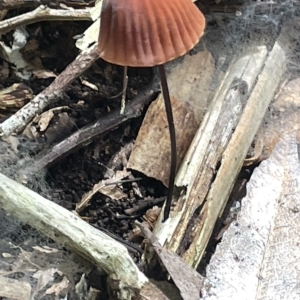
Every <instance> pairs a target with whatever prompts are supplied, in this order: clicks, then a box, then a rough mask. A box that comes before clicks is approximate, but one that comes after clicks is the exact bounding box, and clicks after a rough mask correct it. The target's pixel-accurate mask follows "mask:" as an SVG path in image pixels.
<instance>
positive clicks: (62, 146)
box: [25, 80, 159, 175]
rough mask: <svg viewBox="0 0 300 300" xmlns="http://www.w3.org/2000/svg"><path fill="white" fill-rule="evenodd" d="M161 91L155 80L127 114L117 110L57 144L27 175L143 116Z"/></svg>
mask: <svg viewBox="0 0 300 300" xmlns="http://www.w3.org/2000/svg"><path fill="white" fill-rule="evenodd" d="M158 91H159V86H158V84H157V81H156V80H154V81H153V82H152V83H151V84H150V85H149V86H148V87H147V88H146V89H145V90H144V91H143V92H141V93H140V94H139V95H138V96H136V97H135V98H134V99H133V100H132V101H131V102H130V103H128V104H127V105H126V109H125V113H124V114H123V115H121V114H120V110H119V109H116V110H115V111H113V112H112V113H110V114H108V115H107V116H105V117H103V118H101V119H100V120H98V121H96V122H94V123H92V124H90V125H87V126H85V127H83V128H81V129H80V130H78V131H76V132H75V133H73V134H72V135H71V136H70V137H68V138H67V139H65V140H63V141H62V142H60V143H58V144H56V145H55V146H54V147H53V148H51V149H50V151H49V152H47V153H46V154H44V155H43V156H41V157H40V158H37V159H36V160H35V163H34V164H33V165H32V166H30V167H29V168H28V169H26V170H25V173H26V174H31V175H32V174H33V173H35V172H38V171H39V170H41V169H43V168H46V167H49V166H50V165H51V164H53V163H55V162H57V161H58V160H59V159H62V158H64V157H65V156H67V155H68V154H70V153H72V152H74V151H76V150H78V149H79V148H80V147H83V146H86V145H87V144H89V143H91V142H92V141H93V140H94V139H95V138H97V136H99V135H100V134H103V133H104V132H106V131H109V130H111V129H113V128H115V127H117V126H118V125H120V124H122V123H124V122H127V121H128V120H130V119H132V118H137V117H139V116H141V114H142V112H143V110H144V108H145V107H146V106H147V104H149V103H150V102H151V101H152V100H153V99H154V98H155V97H157V93H158Z"/></svg>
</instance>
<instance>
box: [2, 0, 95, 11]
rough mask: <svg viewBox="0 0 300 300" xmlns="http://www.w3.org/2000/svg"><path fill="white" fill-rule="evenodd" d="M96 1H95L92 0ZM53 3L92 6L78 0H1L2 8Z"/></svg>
mask: <svg viewBox="0 0 300 300" xmlns="http://www.w3.org/2000/svg"><path fill="white" fill-rule="evenodd" d="M91 2H92V3H94V2H95V1H91ZM41 4H43V5H51V6H60V4H64V5H67V6H69V7H86V6H91V4H90V3H85V2H81V1H80V0H78V2H76V1H72V0H70V1H67V0H55V1H53V0H1V2H0V9H14V8H20V7H36V6H39V5H41Z"/></svg>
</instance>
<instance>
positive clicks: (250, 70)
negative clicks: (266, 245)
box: [156, 43, 285, 267]
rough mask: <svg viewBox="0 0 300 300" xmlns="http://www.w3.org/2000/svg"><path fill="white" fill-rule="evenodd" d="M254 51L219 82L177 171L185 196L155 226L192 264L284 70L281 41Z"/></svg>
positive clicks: (198, 257)
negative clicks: (270, 46)
mask: <svg viewBox="0 0 300 300" xmlns="http://www.w3.org/2000/svg"><path fill="white" fill-rule="evenodd" d="M250 53H251V55H245V56H244V57H242V58H240V59H239V60H237V61H236V62H235V63H234V64H233V65H232V66H231V68H229V71H228V72H227V75H226V76H225V78H224V80H223V82H222V83H221V84H220V87H219V90H218V91H217V93H216V95H215V98H214V100H213V103H212V105H211V107H210V109H209V111H208V113H207V115H206V116H205V118H204V120H203V122H202V124H201V126H200V128H199V130H198V132H197V134H196V136H195V138H194V141H193V143H192V144H191V146H190V149H189V151H188V153H187V155H186V157H185V160H184V162H183V164H182V165H181V168H180V170H179V173H178V175H177V178H176V185H177V186H178V187H179V188H180V189H181V195H180V196H179V197H178V198H176V197H174V199H173V201H175V202H176V206H175V208H174V210H173V213H172V214H171V219H170V220H169V221H167V222H166V223H163V224H159V225H157V227H156V232H157V236H158V238H159V239H160V241H161V242H162V243H164V245H165V246H166V247H167V248H168V249H170V250H173V251H174V252H175V253H179V254H180V255H181V256H182V257H183V258H184V259H185V260H186V261H187V262H188V263H189V264H190V265H191V266H193V267H196V266H197V265H198V263H199V261H200V259H201V258H202V255H203V253H204V250H205V247H206V245H207V243H208V240H209V238H210V235H211V233H212V230H213V228H214V225H215V222H216V220H217V218H218V216H219V215H220V213H221V212H222V210H223V207H224V205H225V204H226V201H227V199H228V196H229V193H230V191H231V188H232V186H233V184H234V181H235V178H236V176H237V174H238V172H239V170H240V168H241V166H242V163H243V160H244V158H245V156H246V154H247V151H248V149H249V147H250V145H251V142H252V141H253V138H254V136H255V134H256V132H257V130H258V127H259V125H260V123H261V121H262V119H263V117H264V114H265V112H266V109H267V107H268V105H269V103H270V101H271V100H272V98H273V96H274V93H275V91H276V88H277V86H278V84H279V81H280V78H281V76H282V74H283V72H284V69H285V55H284V51H283V50H282V49H281V47H280V46H279V45H278V43H275V46H274V47H273V50H272V51H271V52H270V53H269V56H268V58H267V59H266V56H267V51H266V48H265V47H258V48H257V50H256V52H254V53H253V48H251V51H250ZM274 70H276V72H274ZM256 80H257V81H256ZM248 94H249V95H248ZM247 98H248V100H247ZM218 164H219V165H220V166H219V167H218ZM217 168H218V169H217ZM212 182H213V183H212ZM175 198H176V199H175ZM187 243H188V245H189V247H186V246H185V245H186V244H187Z"/></svg>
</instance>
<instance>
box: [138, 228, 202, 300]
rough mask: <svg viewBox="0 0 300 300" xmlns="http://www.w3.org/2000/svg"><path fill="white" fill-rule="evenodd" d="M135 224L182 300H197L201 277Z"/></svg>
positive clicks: (148, 231)
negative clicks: (157, 257)
mask: <svg viewBox="0 0 300 300" xmlns="http://www.w3.org/2000/svg"><path fill="white" fill-rule="evenodd" d="M136 224H137V225H138V226H139V227H140V229H141V230H142V232H143V234H144V236H145V238H147V239H148V240H149V242H150V243H151V245H152V246H153V248H154V250H155V252H156V254H157V255H158V256H159V258H160V259H161V261H162V263H163V264H164V266H165V268H166V269H167V271H168V272H169V274H170V276H171V277H172V279H173V281H174V282H175V284H176V286H177V288H178V289H179V290H180V294H181V297H182V298H183V300H199V298H200V289H201V287H202V282H203V278H202V276H201V275H200V274H199V273H198V272H197V271H196V270H194V269H193V268H192V267H190V266H189V265H188V264H187V263H186V262H185V261H184V260H183V259H182V258H181V257H180V256H179V255H177V254H176V253H174V252H172V251H170V250H166V249H164V248H163V247H162V246H161V245H160V244H159V242H158V239H157V237H156V236H155V235H154V234H153V233H152V232H151V231H150V230H149V229H148V228H147V227H144V226H143V225H142V224H140V223H138V222H136ZM183 274H184V276H183Z"/></svg>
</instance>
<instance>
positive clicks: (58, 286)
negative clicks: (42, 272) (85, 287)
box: [44, 276, 69, 296]
mask: <svg viewBox="0 0 300 300" xmlns="http://www.w3.org/2000/svg"><path fill="white" fill-rule="evenodd" d="M68 285H69V280H68V279H67V277H66V276H64V277H63V279H62V281H61V282H58V283H55V284H53V285H52V286H51V287H50V288H49V289H47V290H46V292H45V294H44V295H51V294H53V293H54V294H55V296H58V295H60V294H67V291H68Z"/></svg>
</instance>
